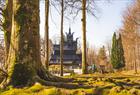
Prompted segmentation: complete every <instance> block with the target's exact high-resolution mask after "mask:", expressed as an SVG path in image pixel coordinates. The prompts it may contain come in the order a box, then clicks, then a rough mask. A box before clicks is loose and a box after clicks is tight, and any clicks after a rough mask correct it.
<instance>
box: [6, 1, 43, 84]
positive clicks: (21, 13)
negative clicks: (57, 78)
mask: <svg viewBox="0 0 140 95" xmlns="http://www.w3.org/2000/svg"><path fill="white" fill-rule="evenodd" d="M39 39H40V37H39V0H24V1H22V0H13V14H12V32H11V42H10V48H9V55H8V58H7V66H8V68H7V72H8V78H7V80H6V82H5V84H6V85H13V86H21V85H22V86H24V85H27V84H32V83H34V82H35V80H34V77H36V76H39V77H40V78H44V77H43V76H44V72H43V69H42V64H41V57H40V43H39V42H40V41H39Z"/></svg>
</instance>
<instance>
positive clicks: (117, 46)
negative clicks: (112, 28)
mask: <svg viewBox="0 0 140 95" xmlns="http://www.w3.org/2000/svg"><path fill="white" fill-rule="evenodd" d="M111 63H112V65H113V68H114V69H120V68H122V67H124V66H125V59H124V51H123V45H122V39H121V35H119V38H118V39H117V37H116V33H114V35H113V38H112V50H111Z"/></svg>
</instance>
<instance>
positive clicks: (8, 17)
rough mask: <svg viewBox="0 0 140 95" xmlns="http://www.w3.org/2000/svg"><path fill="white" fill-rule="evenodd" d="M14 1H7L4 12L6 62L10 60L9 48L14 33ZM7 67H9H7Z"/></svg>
mask: <svg viewBox="0 0 140 95" xmlns="http://www.w3.org/2000/svg"><path fill="white" fill-rule="evenodd" d="M12 2H13V0H7V2H6V8H5V10H4V19H5V21H4V23H3V28H4V30H5V31H4V40H5V54H6V57H5V60H7V58H8V53H9V48H10V38H11V31H12V14H13V9H12V7H13V3H12ZM6 67H7V66H6Z"/></svg>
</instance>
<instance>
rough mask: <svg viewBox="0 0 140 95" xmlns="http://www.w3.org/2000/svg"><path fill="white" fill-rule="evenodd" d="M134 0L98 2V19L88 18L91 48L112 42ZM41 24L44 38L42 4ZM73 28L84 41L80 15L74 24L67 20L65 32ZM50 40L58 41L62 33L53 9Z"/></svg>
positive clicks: (58, 16) (88, 37)
mask: <svg viewBox="0 0 140 95" xmlns="http://www.w3.org/2000/svg"><path fill="white" fill-rule="evenodd" d="M133 1H134V0H112V2H111V3H106V2H102V1H100V2H97V6H98V10H99V12H98V13H96V15H97V17H98V19H96V18H95V17H93V16H89V15H88V16H87V41H88V43H89V44H90V45H91V46H94V47H97V48H98V47H101V46H102V45H104V44H105V42H106V41H108V40H111V37H112V34H113V32H115V31H117V30H118V29H119V28H120V27H121V26H122V16H123V12H124V11H125V10H126V8H127V6H128V5H130V4H132V3H133ZM40 6H41V9H40V14H41V24H40V33H41V36H42V37H43V36H44V23H45V19H44V18H45V14H44V4H43V3H41V4H40ZM69 26H71V29H72V32H75V34H74V36H75V37H79V38H80V40H81V39H82V35H81V34H82V31H81V30H82V27H81V16H80V15H79V16H78V17H77V19H76V20H75V22H74V23H72V22H70V21H68V20H67V19H65V23H64V32H68V29H69ZM49 31H50V39H52V40H54V39H56V40H58V36H59V33H60V15H59V14H58V13H57V12H56V11H55V10H54V9H51V16H50V27H49Z"/></svg>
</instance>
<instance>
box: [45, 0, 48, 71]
mask: <svg viewBox="0 0 140 95" xmlns="http://www.w3.org/2000/svg"><path fill="white" fill-rule="evenodd" d="M45 13H46V20H45V22H46V24H45V65H46V69H47V70H49V0H45Z"/></svg>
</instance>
